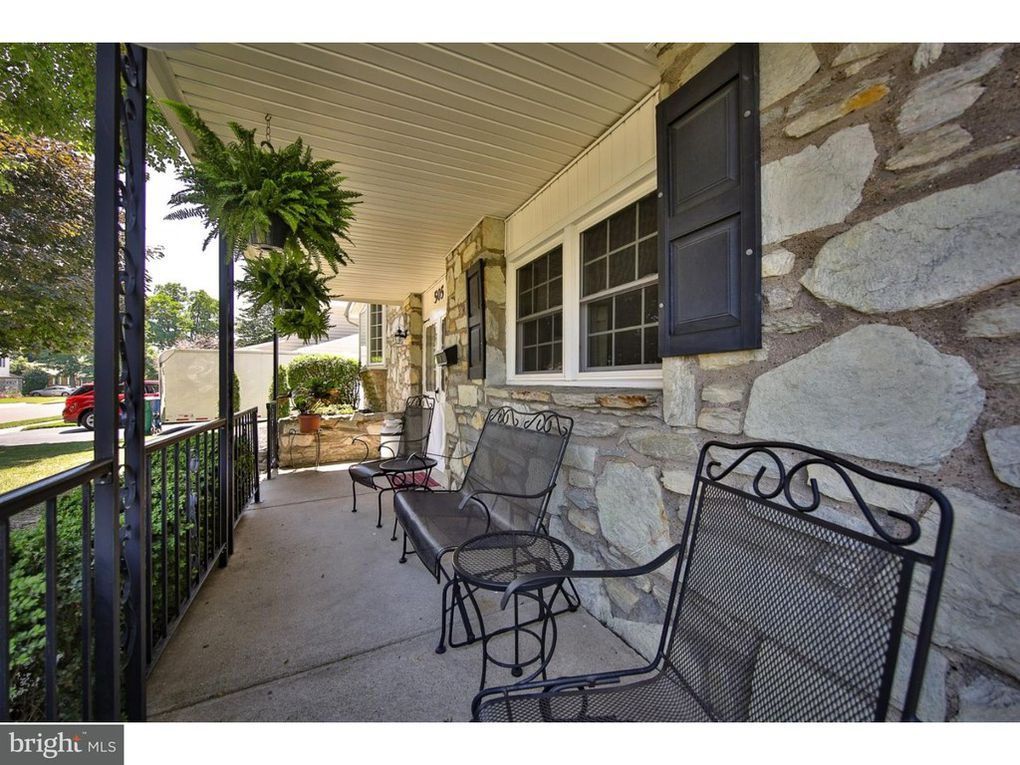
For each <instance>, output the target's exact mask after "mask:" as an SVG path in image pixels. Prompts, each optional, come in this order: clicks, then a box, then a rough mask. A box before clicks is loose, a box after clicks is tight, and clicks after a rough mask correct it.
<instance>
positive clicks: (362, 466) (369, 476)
mask: <svg viewBox="0 0 1020 765" xmlns="http://www.w3.org/2000/svg"><path fill="white" fill-rule="evenodd" d="M385 461H386V460H369V461H368V462H359V463H357V464H356V465H351V466H350V467H349V468H347V472H349V473H350V474H351V480H352V481H357V482H358V483H360V484H362V485H363V486H369V487H372V488H375V479H376V478H380V477H382V476H383V475H384V473H383V471H381V470H380V469H379V465H381V464H382V463H383V462H385Z"/></svg>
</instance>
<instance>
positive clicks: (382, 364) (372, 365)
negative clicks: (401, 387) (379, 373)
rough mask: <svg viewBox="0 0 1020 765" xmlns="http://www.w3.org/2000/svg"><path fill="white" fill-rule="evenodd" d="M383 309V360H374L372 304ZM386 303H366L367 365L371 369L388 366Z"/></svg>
mask: <svg viewBox="0 0 1020 765" xmlns="http://www.w3.org/2000/svg"><path fill="white" fill-rule="evenodd" d="M373 305H377V306H379V307H380V308H381V309H382V361H372V306H373ZM386 308H387V306H386V304H385V303H368V304H366V305H365V366H366V367H369V368H370V369H385V368H386V345H387V342H386V319H387V316H386V313H387V311H386Z"/></svg>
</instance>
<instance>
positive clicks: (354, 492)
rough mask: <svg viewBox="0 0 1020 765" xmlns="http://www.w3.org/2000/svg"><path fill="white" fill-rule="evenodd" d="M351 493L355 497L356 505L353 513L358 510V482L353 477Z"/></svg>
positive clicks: (352, 510) (352, 509)
mask: <svg viewBox="0 0 1020 765" xmlns="http://www.w3.org/2000/svg"><path fill="white" fill-rule="evenodd" d="M351 494H352V495H353V497H354V507H353V508H351V512H352V513H356V512H358V484H357V483H355V481H354V479H353V478H352V479H351Z"/></svg>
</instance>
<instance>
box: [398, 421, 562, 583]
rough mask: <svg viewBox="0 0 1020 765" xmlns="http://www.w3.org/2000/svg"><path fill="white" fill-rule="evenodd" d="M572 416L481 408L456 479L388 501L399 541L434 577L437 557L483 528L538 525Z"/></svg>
mask: <svg viewBox="0 0 1020 765" xmlns="http://www.w3.org/2000/svg"><path fill="white" fill-rule="evenodd" d="M573 426H574V421H573V419H571V418H570V417H565V416H563V415H560V414H556V413H555V412H537V413H535V414H528V413H525V412H519V411H517V410H516V409H512V408H511V407H500V408H498V409H492V410H490V411H489V414H488V416H487V417H486V418H485V424H484V425H483V426H482V432H481V435H480V436H479V437H478V444H477V446H476V447H475V450H474V452H473V454H472V455H471V463H470V464H469V465H468V469H467V473H466V474H465V475H464V481H463V483H462V484H461V486H460V488H459V489H456V490H449V491H401V492H398V493H397V494H396V496H395V497H394V500H393V505H394V508H395V510H396V515H397V521H398V523H399V524H400V525H401V527H402V528H403V530H404V554H403V556H402V557H401V559H400V562H401V563H403V562H404V561H406V559H407V553H408V552H410V551H409V550H408V549H407V541H408V540H410V541H411V543H412V544H413V545H414V552H415V553H417V555H418V558H419V559H420V560H421V562H422V563H423V564H425V568H427V569H428V570H429V571H430V572H431V573H432V576H434V577H435V578H436V581H440V578H441V576H442V575H443V574H444V573H445V574H446V578H447V579H448V580H449V578H450V577H449V573H448V572H445V571H444V570H443V567H442V559H443V556H444V555H446V554H447V553H449V552H452V551H453V550H455V549H456V548H457V547H458V546H459V545H461V544H463V543H464V542H466V541H467V540H469V539H472V538H474V537H476V536H479V535H480V534H486V533H488V532H490V531H510V530H519V531H539V530H544V528H545V526H544V524H545V513H546V508H547V506H548V504H549V497H550V495H551V494H552V490H553V487H554V486H555V485H556V476H557V474H558V473H559V470H560V463H562V461H563V453H564V451H565V450H566V448H567V442H568V441H569V440H570V433H571V430H572V429H573Z"/></svg>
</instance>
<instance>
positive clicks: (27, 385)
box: [17, 362, 50, 396]
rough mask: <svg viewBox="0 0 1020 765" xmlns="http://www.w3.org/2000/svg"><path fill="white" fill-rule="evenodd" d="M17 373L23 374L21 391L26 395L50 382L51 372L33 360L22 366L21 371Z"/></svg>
mask: <svg viewBox="0 0 1020 765" xmlns="http://www.w3.org/2000/svg"><path fill="white" fill-rule="evenodd" d="M17 374H20V375H21V392H22V394H23V395H26V396H27V395H28V394H29V393H31V392H32V391H34V390H39V389H40V388H45V387H46V386H47V385H49V384H50V375H49V372H46V371H45V370H43V368H42V367H40V366H38V365H36V364H32V363H31V362H29V363H26V364H25V365H24V366H22V367H21V371H20V372H18V373H17Z"/></svg>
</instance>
